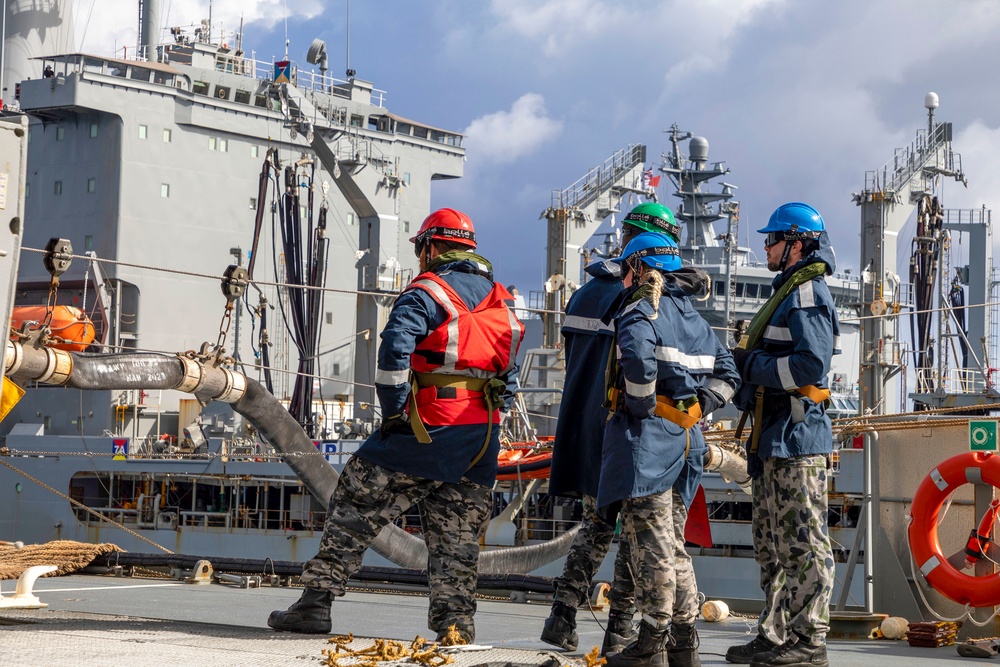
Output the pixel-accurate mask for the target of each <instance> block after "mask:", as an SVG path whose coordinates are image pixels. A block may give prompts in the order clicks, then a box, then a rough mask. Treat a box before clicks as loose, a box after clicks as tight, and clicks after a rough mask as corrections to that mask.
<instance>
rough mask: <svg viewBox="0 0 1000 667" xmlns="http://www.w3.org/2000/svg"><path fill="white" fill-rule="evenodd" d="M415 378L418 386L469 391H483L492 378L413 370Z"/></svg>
mask: <svg viewBox="0 0 1000 667" xmlns="http://www.w3.org/2000/svg"><path fill="white" fill-rule="evenodd" d="M413 380H414V382H416V385H417V387H419V388H423V387H454V388H455V389H468V390H469V391H483V390H485V389H486V385H487V384H488V383H489V381H490V378H472V377H466V376H464V375H445V374H443V373H418V372H416V371H413Z"/></svg>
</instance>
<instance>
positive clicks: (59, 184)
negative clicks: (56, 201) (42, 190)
mask: <svg viewBox="0 0 1000 667" xmlns="http://www.w3.org/2000/svg"><path fill="white" fill-rule="evenodd" d="M53 192H54V193H55V194H57V195H61V194H62V181H56V185H55V188H54V189H53Z"/></svg>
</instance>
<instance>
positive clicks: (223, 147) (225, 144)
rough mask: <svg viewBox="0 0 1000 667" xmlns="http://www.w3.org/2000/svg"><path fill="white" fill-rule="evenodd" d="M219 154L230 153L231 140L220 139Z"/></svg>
mask: <svg viewBox="0 0 1000 667" xmlns="http://www.w3.org/2000/svg"><path fill="white" fill-rule="evenodd" d="M219 152H220V153H228V152H229V140H228V139H219Z"/></svg>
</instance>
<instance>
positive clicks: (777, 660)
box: [750, 633, 830, 667]
mask: <svg viewBox="0 0 1000 667" xmlns="http://www.w3.org/2000/svg"><path fill="white" fill-rule="evenodd" d="M772 665H775V666H780V667H829V665H830V661H829V660H828V659H827V657H826V643H825V642H823V641H822V640H821V641H819V642H817V643H811V642H810V641H809V640H808V639H806V638H805V637H803V636H801V635H798V634H794V633H793V634H792V638H791V639H789V640H788V641H787V642H785V643H784V644H782V645H781V646H777V647H775V648H773V649H771V650H770V651H765V652H764V653H758V654H757V655H755V656H754V657H753V660H752V661H751V662H750V667H771V666H772Z"/></svg>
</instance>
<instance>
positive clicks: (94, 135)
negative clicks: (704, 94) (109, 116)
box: [90, 123, 99, 139]
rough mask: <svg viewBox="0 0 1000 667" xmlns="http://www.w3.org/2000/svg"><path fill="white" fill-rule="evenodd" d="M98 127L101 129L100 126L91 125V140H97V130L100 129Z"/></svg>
mask: <svg viewBox="0 0 1000 667" xmlns="http://www.w3.org/2000/svg"><path fill="white" fill-rule="evenodd" d="M98 127H99V125H98V124H97V123H91V124H90V138H91V139H96V138H97V129H98Z"/></svg>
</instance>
